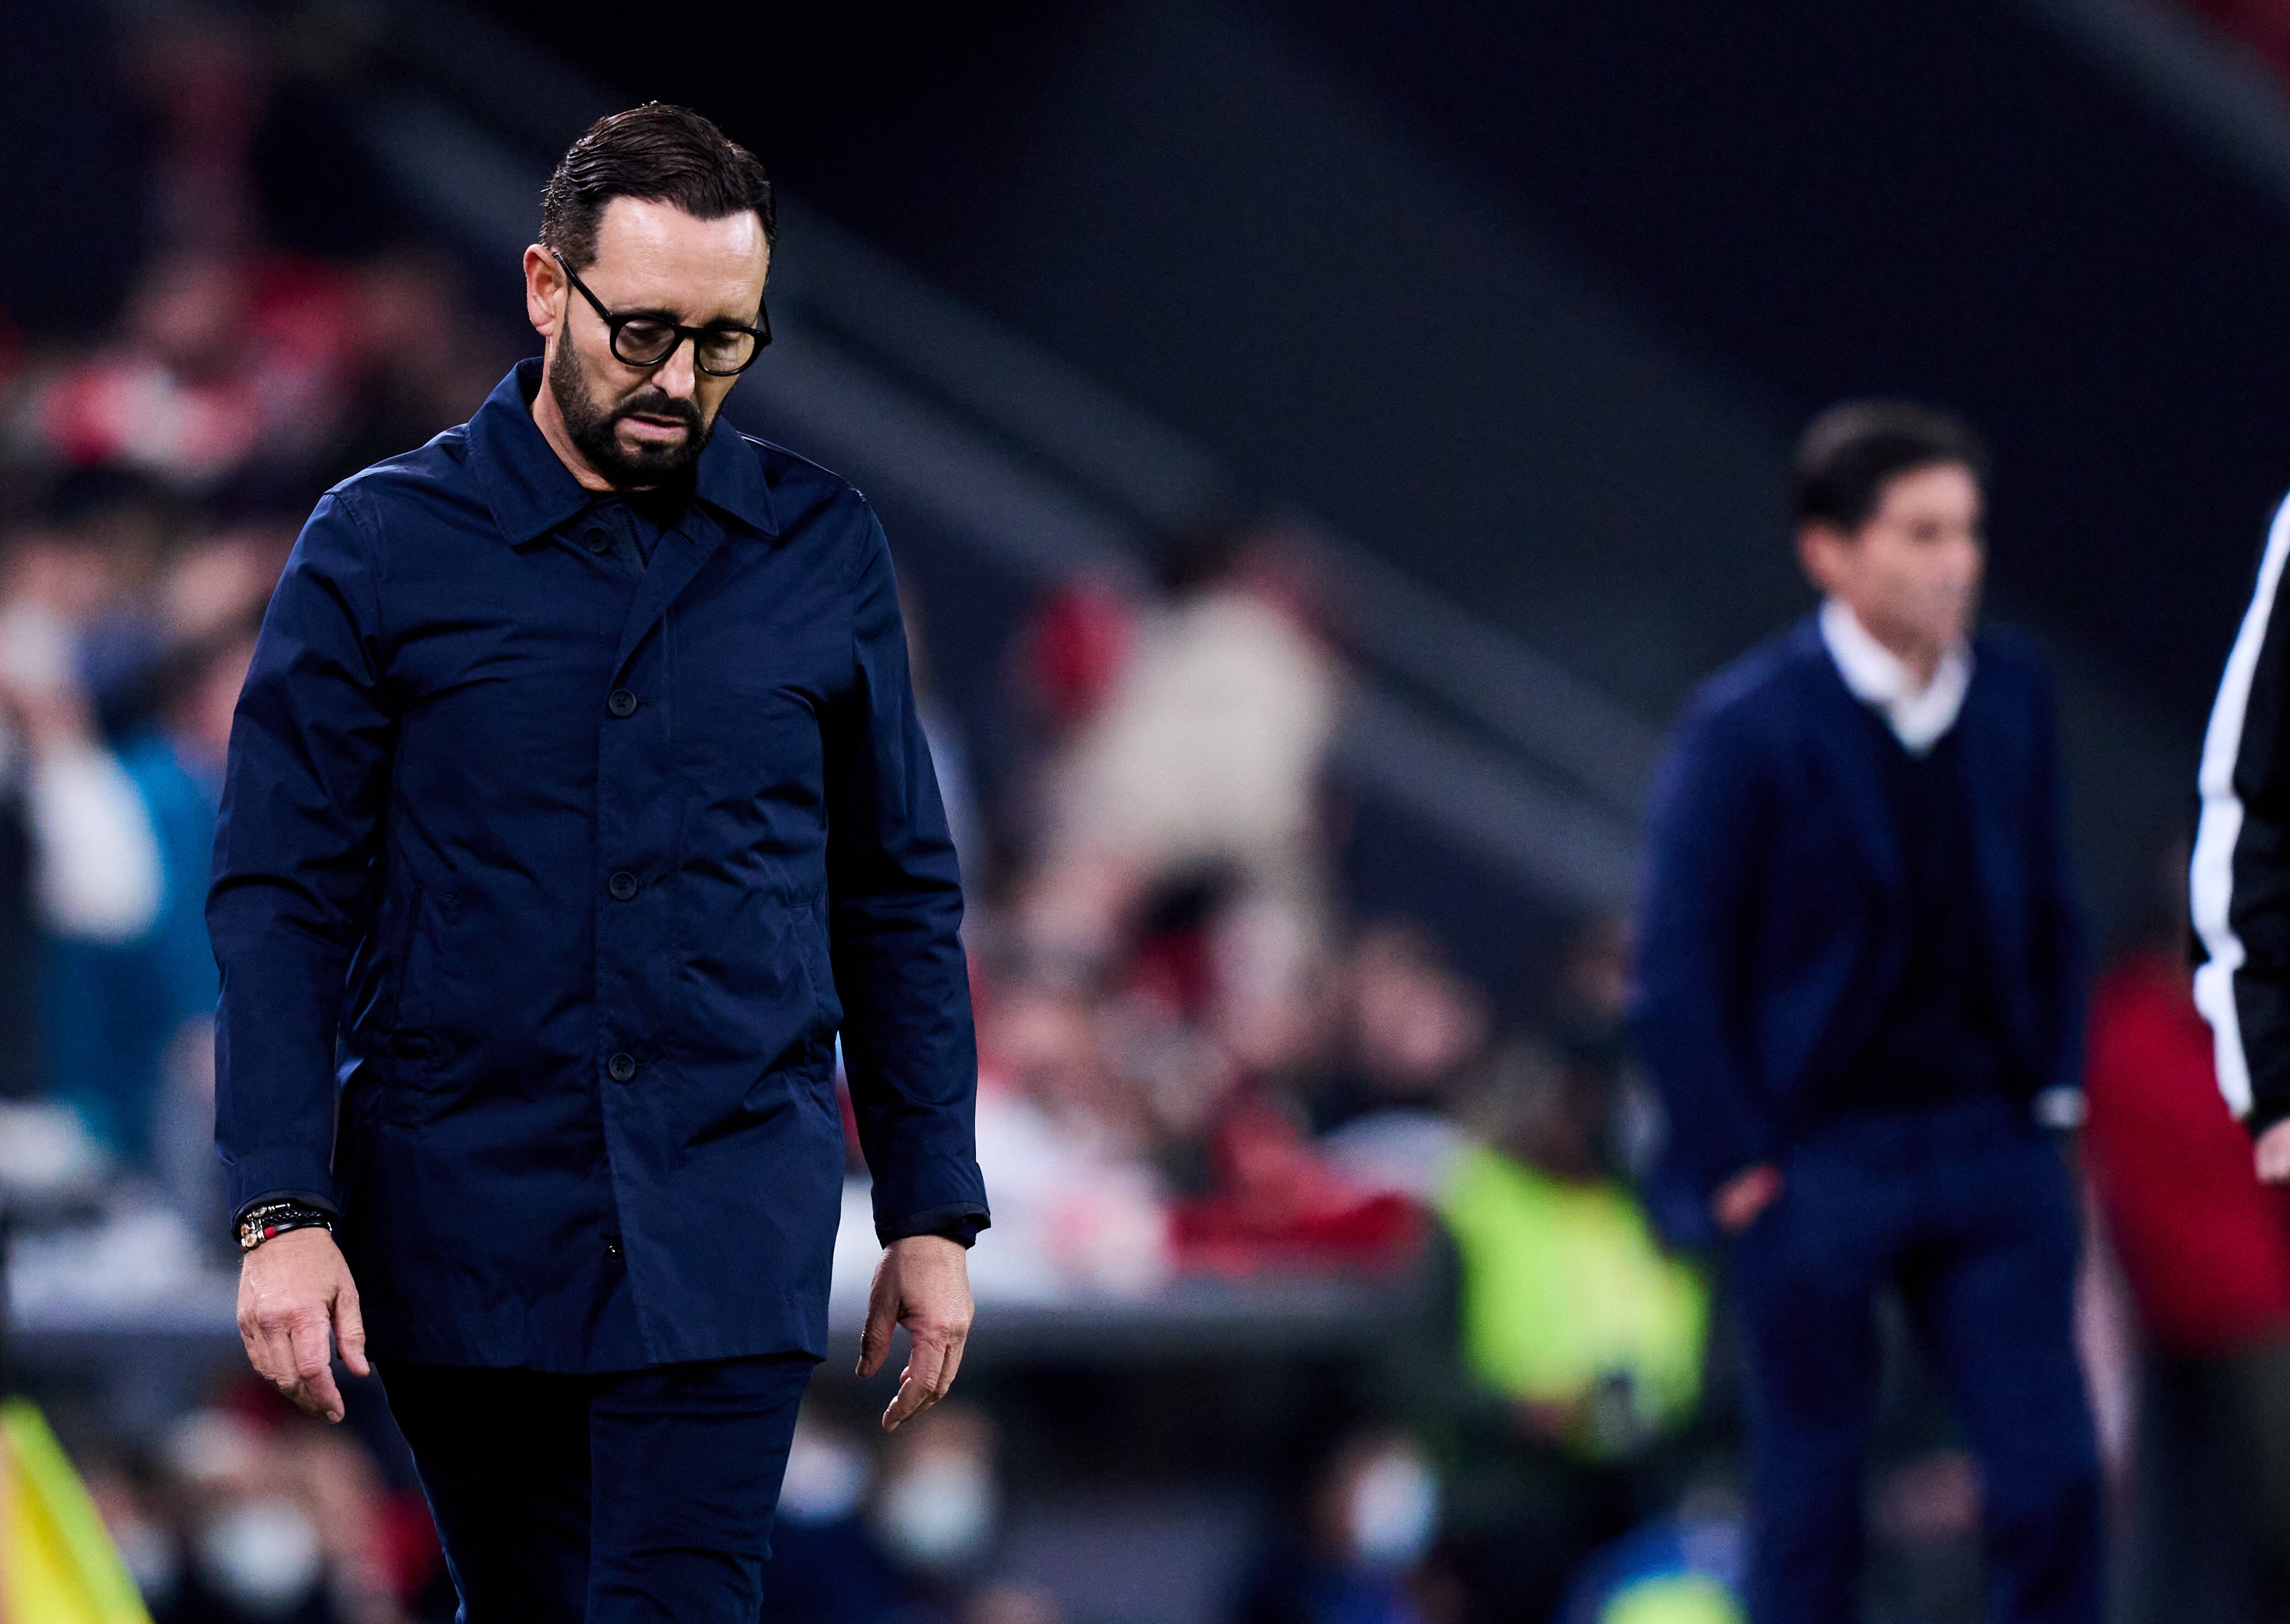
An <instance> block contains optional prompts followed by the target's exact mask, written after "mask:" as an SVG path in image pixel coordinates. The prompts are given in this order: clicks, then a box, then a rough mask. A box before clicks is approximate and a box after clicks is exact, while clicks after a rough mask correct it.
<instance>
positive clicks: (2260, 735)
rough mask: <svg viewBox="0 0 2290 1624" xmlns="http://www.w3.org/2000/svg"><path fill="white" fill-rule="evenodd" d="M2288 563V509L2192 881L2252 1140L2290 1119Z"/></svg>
mask: <svg viewBox="0 0 2290 1624" xmlns="http://www.w3.org/2000/svg"><path fill="white" fill-rule="evenodd" d="M2286 555H2290V502H2286V503H2285V504H2284V505H2283V508H2281V510H2280V511H2278V513H2277V514H2276V515H2275V517H2274V524H2273V528H2272V530H2271V532H2270V534H2269V535H2268V537H2267V542H2266V551H2265V554H2264V556H2263V557H2262V560H2261V562H2260V564H2259V570H2258V584H2257V589H2256V591H2255V592H2254V594H2253V595H2252V597H2251V601H2250V606H2249V608H2248V609H2247V610H2246V612H2244V615H2243V619H2242V629H2241V630H2240V632H2238V634H2237V636H2236V637H2235V640H2234V649H2233V652H2231V653H2230V654H2229V655H2228V656H2227V662H2226V672H2225V675H2224V676H2222V678H2221V679H2220V682H2219V691H2218V699H2217V701H2216V703H2215V704H2214V706H2213V707H2212V709H2211V719H2210V726H2209V729H2208V731H2207V732H2206V733H2205V734H2204V736H2203V760H2202V768H2201V774H2200V778H2199V780H2198V787H2199V788H2200V790H2201V794H2202V818H2201V821H2200V822H2199V823H2198V825H2197V827H2196V830H2195V849H2194V860H2193V862H2192V864H2191V865H2190V870H2189V873H2188V898H2189V901H2190V905H2191V907H2192V910H2193V914H2194V927H2195V955H2196V970H2195V1004H2196V1005H2197V1007H2198V1008H2199V1009H2200V1010H2201V1011H2202V1012H2203V1018H2204V1019H2205V1020H2208V1021H2209V1022H2210V1025H2211V1034H2212V1039H2213V1048H2214V1053H2215V1056H2216V1061H2217V1068H2218V1084H2219V1090H2220V1092H2222V1093H2223V1094H2224V1095H2225V1096H2226V1100H2227V1104H2228V1105H2229V1106H2230V1108H2232V1109H2233V1111H2234V1114H2235V1115H2236V1116H2239V1117H2241V1118H2242V1119H2243V1121H2244V1123H2245V1124H2246V1126H2247V1127H2248V1128H2249V1129H2250V1131H2251V1132H2253V1133H2254V1134H2255V1133H2261V1132H2264V1131H2265V1130H2266V1129H2267V1128H2269V1127H2271V1126H2272V1125H2273V1124H2276V1123H2278V1122H2280V1121H2282V1120H2284V1119H2285V1118H2290V752H2286V751H2285V749H2284V748H2283V745H2284V740H2283V737H2282V729H2283V724H2284V720H2285V717H2284V711H2283V707H2284V702H2285V685H2286V682H2285V679H2286V670H2285V666H2286V662H2290V651H2286V649H2285V647H2284V639H2285V638H2286V636H2290V626H2283V625H2278V624H2277V623H2276V620H2275V614H2274V611H2275V608H2276V600H2277V598H2278V596H2279V594H2280V590H2281V585H2282V572H2283V564H2284V560H2285V557H2286Z"/></svg>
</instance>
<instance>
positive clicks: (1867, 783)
mask: <svg viewBox="0 0 2290 1624" xmlns="http://www.w3.org/2000/svg"><path fill="white" fill-rule="evenodd" d="M1808 631H1809V634H1810V637H1811V641H1812V644H1813V647H1812V651H1811V652H1812V656H1813V658H1814V660H1815V661H1816V662H1817V666H1816V668H1815V669H1814V671H1813V672H1812V673H1811V674H1810V675H1811V676H1812V677H1813V683H1812V686H1813V689H1814V705H1815V714H1816V716H1817V718H1818V720H1817V723H1816V725H1815V726H1814V729H1813V740H1814V754H1815V755H1816V756H1818V757H1819V759H1820V762H1821V766H1822V772H1824V773H1825V774H1826V775H1827V776H1828V778H1829V780H1830V788H1833V789H1834V790H1835V791H1836V793H1837V797H1838V802H1839V803H1840V804H1841V806H1842V809H1843V811H1844V812H1845V821H1846V824H1847V825H1848V826H1849V827H1850V828H1852V830H1853V835H1854V844H1856V845H1857V846H1858V847H1859V848H1860V851H1861V855H1862V860H1863V862H1864V864H1865V865H1866V867H1867V868H1868V870H1869V876H1870V878H1871V879H1873V880H1875V881H1876V882H1877V884H1878V888H1879V889H1880V890H1881V891H1883V892H1884V893H1885V894H1886V896H1889V897H1898V896H1901V895H1903V894H1905V892H1907V889H1908V874H1907V870H1906V868H1904V867H1903V863H1902V856H1901V842H1900V831H1899V819H1898V817H1897V816H1896V814H1895V812H1894V807H1893V803H1892V799H1891V797H1890V796H1887V795H1886V793H1885V764H1884V758H1883V756H1882V752H1883V751H1884V750H1885V749H1886V748H1887V747H1886V743H1885V740H1883V739H1882V738H1881V737H1879V736H1878V732H1877V727H1876V726H1871V725H1870V723H1871V721H1872V720H1874V718H1871V717H1870V715H1869V714H1868V708H1867V707H1866V706H1864V705H1862V703H1861V701H1860V700H1857V699H1855V698H1854V697H1853V692H1852V690H1851V689H1849V688H1847V687H1846V685H1845V679H1844V677H1842V676H1839V675H1838V670H1837V666H1836V662H1835V661H1833V660H1830V657H1829V650H1828V648H1827V646H1826V645H1825V644H1822V641H1821V634H1820V632H1819V631H1818V630H1817V629H1814V628H1808ZM1882 725H1883V724H1882V722H1881V721H1878V723H1877V726H1882Z"/></svg>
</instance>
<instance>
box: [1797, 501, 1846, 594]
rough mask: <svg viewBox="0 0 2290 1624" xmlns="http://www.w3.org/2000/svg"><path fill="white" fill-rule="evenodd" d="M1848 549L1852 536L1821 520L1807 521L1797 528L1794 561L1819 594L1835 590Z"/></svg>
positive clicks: (1842, 571)
mask: <svg viewBox="0 0 2290 1624" xmlns="http://www.w3.org/2000/svg"><path fill="white" fill-rule="evenodd" d="M1852 548H1853V540H1852V538H1851V537H1849V536H1847V535H1846V533H1845V532H1843V531H1842V530H1839V529H1838V527H1837V526H1836V525H1834V524H1830V523H1829V522H1828V521H1827V520H1825V519H1814V520H1811V521H1808V522H1807V523H1806V524H1800V525H1798V527H1797V561H1798V565H1799V567H1801V568H1802V569H1803V570H1804V571H1805V578H1806V580H1809V581H1811V582H1812V583H1813V584H1814V588H1815V589H1817V590H1818V591H1819V592H1820V593H1821V594H1822V596H1830V595H1832V594H1833V593H1835V591H1836V590H1837V584H1838V580H1839V578H1840V577H1841V576H1842V575H1843V573H1844V570H1845V561H1846V556H1847V555H1848V554H1849V553H1850V552H1851V551H1852Z"/></svg>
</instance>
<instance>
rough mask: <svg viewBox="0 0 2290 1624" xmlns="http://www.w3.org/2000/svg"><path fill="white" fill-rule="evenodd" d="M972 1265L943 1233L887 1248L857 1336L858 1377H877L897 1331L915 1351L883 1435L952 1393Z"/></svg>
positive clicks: (966, 1329) (966, 1322)
mask: <svg viewBox="0 0 2290 1624" xmlns="http://www.w3.org/2000/svg"><path fill="white" fill-rule="evenodd" d="M970 1316H971V1304H970V1260H969V1259H968V1258H967V1257H966V1256H965V1253H964V1250H963V1248H962V1246H961V1244H959V1243H957V1242H955V1241H950V1240H948V1239H947V1238H946V1237H945V1236H942V1235H910V1236H907V1237H906V1238H905V1239H904V1240H898V1241H893V1242H892V1243H891V1244H889V1245H888V1246H886V1247H885V1248H884V1249H883V1260H882V1261H881V1262H880V1263H878V1264H877V1265H876V1266H875V1289H874V1290H873V1291H872V1292H869V1293H868V1297H867V1328H866V1330H864V1331H863V1332H861V1333H860V1336H859V1373H860V1375H861V1376H871V1375H873V1374H874V1373H875V1372H877V1371H878V1370H880V1369H882V1368H883V1361H884V1360H885V1358H887V1357H889V1356H890V1352H891V1330H892V1327H893V1326H894V1325H904V1326H905V1327H906V1328H907V1336H908V1338H909V1342H910V1344H911V1345H910V1346H909V1348H908V1351H907V1368H906V1369H905V1370H904V1371H902V1372H900V1375H899V1391H898V1396H896V1397H894V1398H893V1399H892V1400H891V1404H890V1407H889V1408H888V1409H886V1410H885V1411H884V1412H883V1430H884V1431H885V1432H892V1431H895V1430H896V1429H897V1428H898V1425H899V1423H900V1422H901V1421H903V1420H908V1419H909V1417H912V1416H916V1415H919V1414H920V1413H922V1412H924V1411H925V1410H927V1409H929V1408H930V1407H931V1406H932V1405H933V1404H936V1403H938V1401H939V1400H940V1399H941V1398H944V1397H945V1396H946V1395H947V1390H948V1389H949V1388H951V1387H953V1386H954V1372H956V1371H957V1370H958V1369H959V1368H961V1365H962V1345H963V1343H964V1341H965V1340H967V1339H968V1337H969V1335H970Z"/></svg>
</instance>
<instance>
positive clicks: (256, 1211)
mask: <svg viewBox="0 0 2290 1624" xmlns="http://www.w3.org/2000/svg"><path fill="white" fill-rule="evenodd" d="M333 1228H334V1220H332V1219H331V1218H329V1217H327V1216H326V1214H325V1213H324V1212H321V1211H320V1210H319V1209H318V1208H316V1207H314V1206H311V1205H309V1204H308V1203H306V1202H300V1201H266V1202H264V1203H262V1204H260V1206H252V1207H249V1208H247V1210H246V1211H245V1212H244V1213H242V1214H240V1216H239V1220H238V1249H239V1250H240V1251H241V1252H252V1251H253V1250H254V1249H255V1248H256V1247H257V1246H260V1245H261V1244H262V1243H263V1242H265V1241H267V1240H269V1239H271V1238H272V1237H273V1236H281V1235H284V1234H286V1233H287V1232H288V1231H289V1230H293V1229H324V1231H326V1233H328V1234H329V1235H331V1234H332V1233H333Z"/></svg>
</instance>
